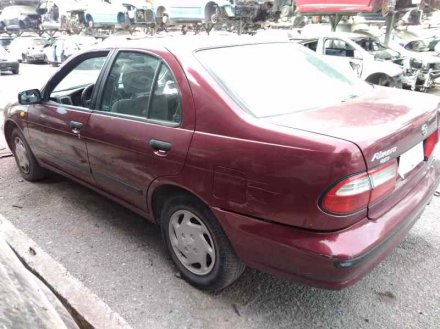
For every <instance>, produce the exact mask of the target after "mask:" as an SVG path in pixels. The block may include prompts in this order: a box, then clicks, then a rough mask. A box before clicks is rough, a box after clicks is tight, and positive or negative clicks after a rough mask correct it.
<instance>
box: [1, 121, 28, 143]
mask: <svg viewBox="0 0 440 329" xmlns="http://www.w3.org/2000/svg"><path fill="white" fill-rule="evenodd" d="M16 128H17V129H18V130H20V132H21V133H22V134H23V135H24V132H23V129H21V127H20V126H19V125H18V124H17V123H16V122H14V121H12V120H7V121H6V122H5V128H4V133H5V139H6V143H7V144H8V147H9V149H10V150H12V141H11V136H12V132H13V131H14V129H16Z"/></svg>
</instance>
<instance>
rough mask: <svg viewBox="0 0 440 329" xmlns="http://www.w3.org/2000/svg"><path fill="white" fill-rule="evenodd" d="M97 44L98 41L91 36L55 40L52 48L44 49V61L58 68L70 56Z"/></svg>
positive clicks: (65, 37)
mask: <svg viewBox="0 0 440 329" xmlns="http://www.w3.org/2000/svg"><path fill="white" fill-rule="evenodd" d="M97 43H98V41H97V40H96V39H95V38H94V37H92V36H87V35H85V36H82V35H72V36H62V37H60V38H57V39H56V40H55V42H54V43H53V44H52V46H50V47H46V48H45V49H44V53H45V55H46V61H47V63H49V64H52V65H54V66H58V65H59V64H61V63H63V62H64V61H65V60H66V59H68V58H69V57H70V56H72V55H74V54H76V53H78V52H80V51H83V50H87V49H89V48H91V47H93V46H94V45H96V44H97Z"/></svg>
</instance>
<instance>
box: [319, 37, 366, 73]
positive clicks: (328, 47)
mask: <svg viewBox="0 0 440 329" xmlns="http://www.w3.org/2000/svg"><path fill="white" fill-rule="evenodd" d="M323 55H324V57H325V59H326V60H327V61H328V62H330V63H331V64H332V65H334V66H336V67H338V68H339V69H340V70H343V71H345V72H347V73H354V74H355V75H356V76H357V77H360V76H361V74H362V65H363V62H362V59H361V58H360V54H359V51H356V49H355V48H354V47H353V46H352V45H350V44H349V43H348V42H346V41H345V40H342V39H338V38H325V39H324V44H323Z"/></svg>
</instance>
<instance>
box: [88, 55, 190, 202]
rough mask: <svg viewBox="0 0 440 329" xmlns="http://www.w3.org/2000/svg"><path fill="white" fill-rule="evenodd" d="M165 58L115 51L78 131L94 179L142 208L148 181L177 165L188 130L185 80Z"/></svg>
mask: <svg viewBox="0 0 440 329" xmlns="http://www.w3.org/2000/svg"><path fill="white" fill-rule="evenodd" d="M170 61H171V62H172V63H171V64H170V65H169V66H168V65H167V64H165V63H164V62H163V61H162V60H161V59H159V58H157V57H155V56H152V55H149V54H146V53H141V52H132V51H123V52H120V53H119V54H118V56H117V57H116V59H115V62H114V63H113V65H112V68H111V70H110V72H109V75H108V76H107V77H106V83H105V84H104V85H103V92H102V93H101V94H102V95H103V96H102V100H101V101H100V102H99V101H98V104H97V111H95V112H93V113H92V115H91V117H90V119H89V121H88V124H87V129H86V130H85V134H84V137H85V138H86V139H87V148H88V154H89V161H90V166H91V169H92V173H93V176H94V178H95V181H96V183H97V184H98V185H99V186H100V187H101V188H102V189H104V190H105V191H106V192H108V193H110V194H112V195H115V196H118V197H120V198H121V199H123V200H124V201H126V202H128V203H130V204H132V205H133V206H135V207H137V208H139V209H143V210H146V209H147V202H146V194H147V190H148V187H149V185H150V184H151V183H152V182H153V181H154V180H155V179H156V178H158V177H162V176H172V175H177V174H179V173H180V171H181V170H182V168H183V165H184V163H185V160H186V156H187V153H188V149H189V145H190V142H191V139H192V136H193V132H194V114H193V112H194V109H193V102H192V99H191V97H188V96H187V95H190V93H189V92H187V91H188V90H189V86H188V82H187V81H186V78H185V77H184V74H183V72H182V71H181V68H180V66H179V64H178V63H177V62H175V60H173V59H172V58H171V59H170ZM183 89H184V90H183ZM181 91H185V92H181ZM151 95H153V96H151ZM183 114H184V115H183Z"/></svg>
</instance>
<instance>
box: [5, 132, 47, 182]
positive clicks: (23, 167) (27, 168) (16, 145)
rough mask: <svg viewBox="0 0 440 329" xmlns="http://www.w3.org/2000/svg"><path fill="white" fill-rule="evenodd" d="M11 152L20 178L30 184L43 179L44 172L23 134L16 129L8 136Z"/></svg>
mask: <svg viewBox="0 0 440 329" xmlns="http://www.w3.org/2000/svg"><path fill="white" fill-rule="evenodd" d="M10 138H11V142H12V143H11V145H12V152H13V153H14V157H15V161H16V162H17V166H18V169H19V170H20V174H21V176H22V177H23V178H24V179H25V180H27V181H30V182H35V181H38V180H41V179H43V178H44V177H45V174H46V172H45V170H44V169H43V168H41V167H40V165H39V164H38V162H37V160H36V159H35V156H34V155H33V153H32V151H31V149H30V147H29V145H28V144H27V142H26V139H25V138H24V136H23V134H22V133H21V131H20V130H19V129H18V128H15V129H14V130H13V131H12V134H11V136H10Z"/></svg>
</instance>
